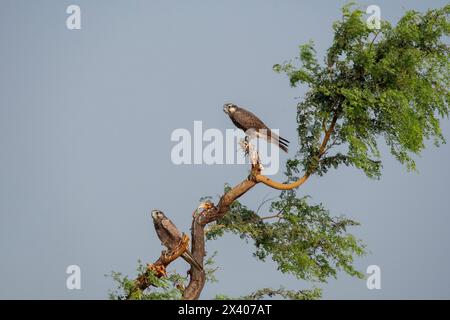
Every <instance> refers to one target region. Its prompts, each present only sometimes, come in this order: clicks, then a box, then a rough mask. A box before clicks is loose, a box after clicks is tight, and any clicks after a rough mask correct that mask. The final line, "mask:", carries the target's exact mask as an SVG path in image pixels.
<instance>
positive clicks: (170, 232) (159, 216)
mask: <svg viewBox="0 0 450 320" xmlns="http://www.w3.org/2000/svg"><path fill="white" fill-rule="evenodd" d="M152 218H153V223H154V225H155V230H156V234H157V235H158V238H159V240H161V243H162V244H163V245H164V246H165V247H167V248H168V249H169V250H170V249H172V248H174V247H176V246H177V245H178V244H179V243H180V241H181V239H182V236H181V233H180V231H178V229H177V227H176V226H175V225H174V224H173V222H172V221H170V219H169V218H167V217H166V216H165V215H164V213H163V212H162V211H159V210H153V211H152ZM181 257H182V258H183V259H184V260H186V262H187V263H189V264H191V265H194V266H195V267H196V268H197V269H199V270H203V268H202V266H201V265H200V263H198V262H197V260H195V259H194V257H193V256H192V254H191V253H190V252H189V250H187V251H185V252H184V253H183V254H182V255H181Z"/></svg>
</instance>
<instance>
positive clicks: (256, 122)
mask: <svg viewBox="0 0 450 320" xmlns="http://www.w3.org/2000/svg"><path fill="white" fill-rule="evenodd" d="M223 111H224V112H225V113H226V114H228V116H229V117H230V119H231V121H232V122H233V123H234V125H235V126H236V127H238V128H239V129H242V130H243V131H244V132H246V133H247V134H249V132H251V131H254V134H255V135H256V136H257V137H259V138H262V139H265V140H266V141H268V142H271V143H273V144H275V145H277V146H278V147H279V148H280V149H281V150H283V151H284V152H288V143H289V141H288V140H286V139H284V138H282V137H279V136H278V135H277V134H275V133H274V132H272V130H270V128H269V127H268V126H266V124H265V123H264V122H262V121H261V120H260V119H259V118H258V117H257V116H255V115H254V114H253V113H251V112H250V111H248V110H245V109H244V108H241V107H238V106H237V105H235V104H233V103H226V104H224V106H223Z"/></svg>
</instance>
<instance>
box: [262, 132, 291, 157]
mask: <svg viewBox="0 0 450 320" xmlns="http://www.w3.org/2000/svg"><path fill="white" fill-rule="evenodd" d="M260 136H261V137H262V138H264V139H266V140H267V141H268V142H270V143H273V144H274V145H276V146H278V147H279V148H280V149H281V150H283V151H284V152H286V153H287V152H288V143H289V141H288V140H286V139H284V138H282V137H280V136H278V135H277V134H276V133H274V132H272V131H270V130H269V131H268V132H266V133H264V132H261V133H260Z"/></svg>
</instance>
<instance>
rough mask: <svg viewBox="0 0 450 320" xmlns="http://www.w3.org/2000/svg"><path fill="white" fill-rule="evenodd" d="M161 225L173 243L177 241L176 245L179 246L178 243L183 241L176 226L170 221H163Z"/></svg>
mask: <svg viewBox="0 0 450 320" xmlns="http://www.w3.org/2000/svg"><path fill="white" fill-rule="evenodd" d="M161 224H162V226H163V228H164V229H165V230H167V233H168V234H169V235H170V237H171V238H172V240H173V241H176V242H175V243H174V244H177V242H178V241H180V240H181V233H180V231H179V230H178V229H177V227H176V226H175V224H174V223H173V222H172V221H171V220H170V219H167V218H166V219H163V220H162V221H161Z"/></svg>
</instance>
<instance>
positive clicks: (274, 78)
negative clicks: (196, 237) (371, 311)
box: [0, 0, 450, 299]
mask: <svg viewBox="0 0 450 320" xmlns="http://www.w3.org/2000/svg"><path fill="white" fill-rule="evenodd" d="M344 3H345V1H333V2H331V1H325V0H316V1H256V0H254V1H235V0H232V1H214V2H213V1H181V0H180V1H103V0H97V1H81V0H78V1H76V0H73V1H56V0H54V1H24V0H21V1H16V0H15V1H12V0H7V1H5V0H2V1H0V45H1V50H0V90H1V92H0V148H1V151H0V283H1V286H0V298H44V299H45V298H63V299H80V298H89V299H90V298H96V299H103V298H106V297H107V291H108V289H110V288H112V286H113V283H112V282H111V280H110V279H106V278H105V277H104V274H106V273H109V272H110V271H111V270H116V271H121V272H123V273H126V274H130V275H131V274H133V273H134V270H135V267H136V261H137V259H139V258H140V259H142V260H143V261H146V262H148V261H152V260H153V259H154V258H155V257H157V256H158V254H159V252H160V251H161V247H160V245H159V242H158V241H157V238H156V235H155V232H154V230H153V226H152V222H151V220H150V214H149V213H150V211H151V209H153V208H159V209H161V210H163V211H164V212H166V213H167V215H168V216H170V217H171V218H172V220H173V221H174V222H175V223H176V224H177V225H178V226H179V228H180V229H182V230H183V231H185V232H186V231H188V229H189V226H190V220H191V213H192V211H193V209H194V208H195V207H196V206H197V205H198V199H199V198H200V197H202V196H204V195H212V196H216V195H218V194H220V193H221V191H222V189H223V183H224V182H229V183H231V184H235V183H237V182H239V181H240V180H242V179H243V177H245V176H246V174H247V166H238V165H234V166H233V165H232V166H226V165H222V166H175V165H173V164H172V163H171V161H170V150H171V148H172V147H173V145H174V143H173V142H171V141H170V134H171V132H172V131H173V130H174V129H176V128H187V129H192V127H193V121H194V120H202V121H203V122H204V124H206V125H207V126H208V127H209V128H219V129H221V130H225V129H226V128H231V127H232V124H231V122H230V121H229V119H227V117H226V115H225V114H224V113H223V112H222V109H221V108H222V104H223V103H224V102H229V101H233V102H235V103H237V104H239V105H243V106H247V107H249V108H251V109H252V110H253V111H255V112H256V113H258V115H259V116H260V117H261V118H262V119H264V120H266V122H269V124H270V125H272V126H273V127H277V128H280V129H281V132H282V135H283V136H285V137H286V138H288V139H289V140H291V141H293V143H291V145H292V148H291V149H292V150H295V147H296V144H295V142H294V141H295V137H296V132H295V124H296V123H295V105H296V102H297V100H295V98H296V97H301V96H302V94H303V93H304V90H303V89H292V88H290V87H289V83H288V81H287V79H286V78H285V77H283V76H281V75H278V74H275V73H274V72H273V71H272V65H273V64H275V63H280V62H283V61H285V60H287V59H290V58H292V57H294V56H295V55H296V54H297V47H298V45H299V44H301V43H304V42H307V41H309V40H310V39H313V40H314V41H315V43H316V45H317V49H318V52H319V55H320V56H323V54H324V52H325V50H326V48H327V47H328V46H329V44H330V41H331V37H332V32H331V24H332V22H333V21H334V20H336V19H338V18H339V17H340V7H341V6H342V5H343V4H344ZM446 3H447V1H377V2H370V3H366V4H367V5H369V4H378V5H379V6H380V7H381V14H382V17H383V18H384V19H388V20H390V21H392V22H395V21H396V19H398V17H400V16H401V14H402V12H404V10H405V9H409V8H414V9H417V10H425V9H426V8H429V7H440V6H443V5H444V4H446ZM70 4H78V5H79V6H80V7H81V10H82V30H79V31H69V30H67V28H66V26H65V19H66V17H67V15H66V13H65V11H66V7H67V6H68V5H70ZM269 119H270V120H269ZM443 130H444V134H445V136H447V137H450V126H449V121H448V120H445V121H444V123H443ZM292 152H293V151H292ZM291 154H292V153H291ZM286 159H287V157H286V156H285V155H282V161H285V160H286ZM383 160H384V170H383V177H382V179H381V180H380V181H372V180H368V179H367V178H366V177H365V176H364V175H363V174H362V173H361V172H358V171H356V170H354V169H351V168H342V169H340V170H338V171H332V172H330V173H329V174H327V175H326V176H325V177H323V178H317V177H314V178H312V179H311V180H310V181H309V182H308V183H307V184H306V185H305V187H304V188H302V189H301V190H299V194H310V195H311V196H312V197H313V200H314V201H316V202H323V203H324V204H325V206H326V207H327V208H329V209H330V210H331V212H332V213H333V214H335V215H340V214H346V215H348V216H349V217H351V218H353V219H355V220H357V221H360V222H361V224H362V225H361V227H359V228H355V229H354V230H353V231H354V233H355V234H356V235H357V236H359V237H360V238H361V239H363V240H364V242H365V243H366V244H367V246H368V248H369V250H370V251H371V254H370V255H368V256H367V257H365V258H362V259H358V260H357V262H356V265H357V266H358V267H359V269H360V270H362V271H365V269H366V267H367V266H368V265H370V264H377V265H379V266H380V267H381V270H382V289H381V290H373V291H369V290H368V289H367V288H366V285H365V282H364V281H362V280H358V279H351V278H349V277H348V276H345V275H341V276H340V277H339V278H338V280H331V281H330V282H329V283H328V284H317V285H318V286H320V287H323V288H324V297H325V298H338V299H342V298H363V299H378V298H450V276H449V275H448V270H450V257H449V252H450V250H449V249H450V245H449V244H450V234H449V232H448V226H449V225H450V212H449V208H450V197H449V196H448V190H449V187H450V182H449V181H450V171H449V170H448V163H450V148H449V145H444V146H442V147H441V148H439V149H436V148H429V149H427V150H426V151H425V152H424V153H423V155H422V157H420V158H419V159H418V161H417V164H418V168H419V171H420V173H419V174H415V173H407V172H406V170H405V169H404V168H402V167H401V166H400V165H399V164H398V163H396V162H395V161H394V160H393V159H392V158H391V157H390V156H389V155H386V156H385V157H384V158H383ZM278 178H279V179H282V176H281V175H280V176H278ZM268 194H269V196H276V195H277V194H278V193H277V192H276V191H274V190H269V189H267V188H266V187H265V186H262V185H261V186H257V187H256V188H255V189H254V190H252V191H251V192H249V193H248V194H246V195H245V198H243V202H244V203H246V204H248V205H249V206H250V207H256V206H257V205H258V204H259V203H260V202H261V200H262V199H263V198H264V197H265V196H267V195H268ZM250 248H251V247H250V245H245V244H244V243H243V242H242V241H241V240H240V239H238V238H237V237H232V236H227V237H224V238H223V239H221V240H219V241H217V242H214V243H208V251H209V252H213V251H215V250H218V251H219V255H218V257H217V262H218V265H219V266H220V270H219V271H218V272H217V278H218V279H219V282H218V283H217V284H211V285H207V287H206V289H205V290H204V293H203V297H204V298H208V297H212V296H214V295H215V294H217V293H224V294H228V295H232V296H237V295H242V294H246V293H249V292H250V291H253V290H254V289H257V288H261V287H267V286H274V287H278V286H279V285H284V286H286V287H289V288H292V289H306V288H310V287H311V286H312V285H313V284H311V283H305V282H302V281H298V280H296V279H294V278H293V277H291V276H285V275H281V274H279V273H278V272H276V270H275V268H276V267H275V265H274V264H272V263H261V262H258V261H256V260H255V259H254V258H253V257H252V256H251V254H250V253H249V252H250V251H249V249H250ZM71 264H77V265H79V266H80V267H81V270H82V290H80V291H68V290H67V289H66V287H65V281H66V276H67V275H66V274H65V270H66V267H67V266H68V265H71ZM175 266H176V267H177V269H179V270H180V271H182V272H184V271H183V270H185V269H186V265H185V264H184V263H183V262H176V263H175Z"/></svg>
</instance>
